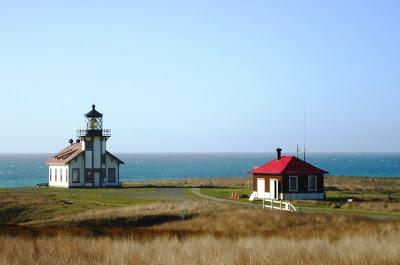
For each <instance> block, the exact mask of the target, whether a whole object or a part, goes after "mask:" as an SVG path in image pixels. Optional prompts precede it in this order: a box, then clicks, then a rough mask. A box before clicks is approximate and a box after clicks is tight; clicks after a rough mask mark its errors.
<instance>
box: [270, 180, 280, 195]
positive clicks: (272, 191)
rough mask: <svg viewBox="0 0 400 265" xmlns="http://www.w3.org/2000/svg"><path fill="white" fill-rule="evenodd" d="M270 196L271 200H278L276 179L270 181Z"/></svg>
mask: <svg viewBox="0 0 400 265" xmlns="http://www.w3.org/2000/svg"><path fill="white" fill-rule="evenodd" d="M269 194H270V198H271V199H274V200H277V199H278V180H276V179H270V180H269Z"/></svg>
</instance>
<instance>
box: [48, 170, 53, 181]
mask: <svg viewBox="0 0 400 265" xmlns="http://www.w3.org/2000/svg"><path fill="white" fill-rule="evenodd" d="M52 171H53V170H52V169H51V168H49V178H50V181H52V180H51V179H52V175H51V172H52Z"/></svg>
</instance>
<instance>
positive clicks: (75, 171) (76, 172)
mask: <svg viewBox="0 0 400 265" xmlns="http://www.w3.org/2000/svg"><path fill="white" fill-rule="evenodd" d="M72 182H73V183H79V182H80V180H79V168H74V169H72Z"/></svg>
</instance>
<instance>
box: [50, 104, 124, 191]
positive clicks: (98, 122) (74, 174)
mask: <svg viewBox="0 0 400 265" xmlns="http://www.w3.org/2000/svg"><path fill="white" fill-rule="evenodd" d="M85 117H86V130H78V131H77V137H78V139H77V140H76V141H75V142H74V141H73V140H72V139H70V140H69V143H70V145H69V146H67V147H66V148H64V149H63V150H61V151H60V152H58V153H57V154H56V155H55V156H53V157H52V158H50V159H49V160H48V161H47V162H46V164H47V165H48V166H49V186H51V187H61V188H73V187H119V186H121V183H120V182H119V167H120V165H121V164H124V162H123V161H122V160H120V159H119V158H118V157H116V156H115V155H113V154H111V153H110V152H108V151H107V140H108V139H109V138H110V137H111V130H106V129H103V114H101V113H100V112H98V111H97V110H96V106H95V105H93V106H92V110H91V111H90V112H88V113H86V114H85Z"/></svg>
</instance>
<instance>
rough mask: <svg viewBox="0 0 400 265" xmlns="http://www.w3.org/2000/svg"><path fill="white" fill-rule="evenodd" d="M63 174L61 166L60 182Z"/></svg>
mask: <svg viewBox="0 0 400 265" xmlns="http://www.w3.org/2000/svg"><path fill="white" fill-rule="evenodd" d="M62 175H63V174H62V170H61V168H60V182H62V177H63V176H62Z"/></svg>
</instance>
